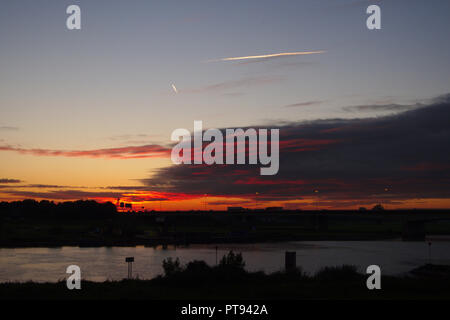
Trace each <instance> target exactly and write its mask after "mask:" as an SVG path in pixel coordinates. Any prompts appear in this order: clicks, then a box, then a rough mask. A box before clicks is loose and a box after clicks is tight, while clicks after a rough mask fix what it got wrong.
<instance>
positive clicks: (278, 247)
mask: <svg viewBox="0 0 450 320" xmlns="http://www.w3.org/2000/svg"><path fill="white" fill-rule="evenodd" d="M229 250H233V251H235V252H242V255H243V257H244V260H245V262H246V268H247V269H248V270H252V271H255V270H263V271H266V272H273V271H278V270H281V269H283V267H284V253H285V251H295V252H297V265H298V266H301V267H302V268H303V270H304V271H306V272H308V273H310V274H313V273H315V272H316V271H318V270H319V269H320V268H322V267H324V266H335V265H343V264H352V265H356V266H358V268H359V270H360V271H362V272H364V271H365V268H366V267H367V266H369V265H372V264H376V265H379V266H380V267H381V270H382V273H383V274H391V275H392V274H401V273H404V272H407V271H409V270H411V269H413V268H414V267H417V266H420V265H423V264H425V263H428V262H429V261H431V262H432V263H435V264H447V265H450V239H448V238H443V239H442V238H441V239H433V240H432V245H431V247H429V245H428V241H427V242H403V241H397V240H392V241H298V242H284V243H258V244H220V245H218V249H217V256H218V260H220V258H221V257H222V256H223V255H224V254H226V253H227V252H228V251H229ZM129 256H133V257H134V258H135V262H134V264H133V276H134V277H139V278H140V279H151V278H153V277H155V276H156V275H158V274H162V271H163V270H162V266H161V265H162V261H163V259H165V258H168V257H172V258H176V257H178V258H179V259H180V261H181V262H182V263H186V262H189V261H192V260H204V261H206V262H207V263H208V264H210V265H214V264H215V263H216V246H215V245H191V246H188V247H174V246H168V247H167V248H163V247H161V246H158V247H144V246H137V247H99V248H79V247H61V248H16V249H11V248H7V249H6V248H4V249H0V282H8V281H20V282H23V281H29V280H32V281H37V282H56V281H58V280H63V279H65V278H66V276H67V275H66V273H65V270H66V268H67V266H69V265H72V264H75V265H78V266H80V268H81V273H82V278H83V279H85V280H92V281H105V280H120V279H123V278H125V277H126V275H127V264H126V263H125V257H129Z"/></svg>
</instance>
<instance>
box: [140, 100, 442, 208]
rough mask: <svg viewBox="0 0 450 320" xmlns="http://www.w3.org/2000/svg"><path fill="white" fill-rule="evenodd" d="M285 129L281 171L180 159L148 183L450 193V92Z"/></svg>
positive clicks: (268, 194) (273, 190) (369, 193)
mask: <svg viewBox="0 0 450 320" xmlns="http://www.w3.org/2000/svg"><path fill="white" fill-rule="evenodd" d="M268 127H270V126H268ZM274 127H275V126H274ZM274 127H272V128H274ZM279 129H280V170H279V172H278V174H277V175H275V176H260V175H259V173H260V171H259V168H260V166H259V165H252V166H250V165H214V166H206V165H197V166H194V165H178V166H176V165H174V166H171V167H167V168H163V169H160V170H159V171H158V172H157V173H156V174H155V175H154V176H152V177H151V178H148V179H144V180H142V182H143V183H144V184H145V185H147V186H148V187H149V188H150V189H152V190H155V191H159V192H174V193H177V192H183V193H187V194H192V195H200V194H205V193H207V194H208V195H211V196H214V195H216V196H236V197H240V198H253V199H257V200H258V201H259V200H260V201H265V200H292V199H300V198H302V197H306V196H314V193H313V190H315V189H318V190H319V195H320V198H321V199H322V201H325V200H327V201H330V202H333V201H343V200H345V201H358V202H363V201H366V202H370V199H373V200H374V201H375V200H377V199H385V201H395V200H399V201H401V200H405V199H420V198H450V167H449V164H450V148H448V146H449V145H450V95H447V96H443V97H439V98H438V99H435V100H434V101H431V102H429V103H427V104H426V105H423V106H421V107H418V108H416V109H413V110H409V111H405V112H402V113H397V114H393V115H388V116H384V117H376V118H366V119H350V120H348V119H335V120H317V121H311V122H302V123H288V124H283V125H281V126H279ZM385 190H386V191H385Z"/></svg>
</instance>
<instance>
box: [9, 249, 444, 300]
mask: <svg viewBox="0 0 450 320" xmlns="http://www.w3.org/2000/svg"><path fill="white" fill-rule="evenodd" d="M244 266H245V263H244V261H243V260H242V256H241V255H240V254H237V255H236V254H233V253H232V252H230V253H229V254H228V255H227V256H224V257H223V258H222V260H221V262H220V263H219V264H218V265H217V266H214V267H211V266H208V265H207V264H206V263H205V262H203V261H192V262H190V263H188V264H187V265H185V266H181V265H180V263H179V261H178V260H171V259H168V260H165V261H164V263H163V267H164V275H163V276H159V277H156V278H154V279H152V280H138V279H134V280H122V281H106V282H102V283H96V282H89V281H83V282H82V284H81V290H68V289H67V287H66V283H65V282H58V283H33V282H28V283H3V284H0V299H1V300H7V299H156V300H198V299H200V300H205V299H212V300H220V299H227V300H237V299H239V300H241V299H243V300H255V299H257V300H258V299H261V300H292V299H338V300H342V299H386V300H398V299H420V300H430V299H445V300H448V299H450V267H449V266H436V265H425V266H423V267H421V268H418V269H415V270H413V271H412V272H410V273H409V274H408V275H404V276H398V277H393V276H382V277H381V288H382V289H381V290H368V289H367V287H366V280H367V277H368V276H367V275H363V274H360V273H358V272H357V270H356V267H354V266H341V267H327V268H324V269H322V270H320V271H319V272H317V273H316V274H315V275H308V274H306V273H304V272H302V270H301V268H297V269H294V270H292V271H290V272H286V271H285V272H276V273H272V274H265V273H263V272H247V271H246V270H245V268H244Z"/></svg>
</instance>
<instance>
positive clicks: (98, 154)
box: [0, 0, 450, 210]
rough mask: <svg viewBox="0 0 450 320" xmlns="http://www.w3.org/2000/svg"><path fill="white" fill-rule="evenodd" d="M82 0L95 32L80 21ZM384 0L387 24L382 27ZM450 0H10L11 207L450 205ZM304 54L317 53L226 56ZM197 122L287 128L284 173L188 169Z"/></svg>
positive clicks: (6, 170) (2, 106) (2, 139)
mask: <svg viewBox="0 0 450 320" xmlns="http://www.w3.org/2000/svg"><path fill="white" fill-rule="evenodd" d="M72 4H77V5H79V6H80V8H81V24H82V28H81V30H68V29H67V28H66V19H67V17H68V15H67V14H66V8H67V7H68V6H69V5H72ZM371 4H377V5H379V6H380V8H381V25H382V29H381V30H368V29H367V27H366V19H367V17H368V15H367V14H366V8H367V7H368V6H369V5H371ZM448 12H450V2H448V1H445V0H442V1H441V0H435V1H433V2H432V3H431V4H430V2H428V1H423V0H422V1H419V0H409V1H407V0H381V1H380V0H372V1H358V0H339V1H338V0H304V1H300V0H298V1H286V0H281V1H280V0H278V1H276V0H270V1H269V0H258V1H240V2H239V3H232V2H230V1H211V0H209V1H196V0H189V1H144V0H140V1H138V0H132V1H125V0H120V1H117V0H114V1H113V0H108V1H103V0H96V1H76V0H72V1H65V0H64V1H61V0H39V1H31V0H28V1H25V0H16V1H2V2H1V3H0V70H1V72H0V164H1V166H0V201H11V200H20V199H25V198H34V199H38V200H42V199H49V200H54V201H65V200H76V199H95V200H98V201H108V200H109V201H113V202H115V199H117V198H121V199H122V201H128V202H132V203H133V205H134V206H135V207H136V208H142V207H143V208H145V209H149V210H151V209H155V210H160V209H164V210H178V209H182V210H185V209H203V208H208V209H213V210H219V209H224V208H226V207H227V206H230V205H231V206H245V207H250V208H255V207H261V206H283V207H286V208H292V209H296V208H307V209H308V208H317V207H320V208H358V207H360V206H368V207H370V206H372V205H374V204H377V203H383V205H385V206H386V207H388V208H411V207H427V208H428V207H430V208H442V207H450V188H449V187H450V175H449V169H450V168H449V164H450V162H449V160H450V157H449V152H447V150H446V149H447V148H446V146H447V145H448V142H450V133H449V129H448V128H449V125H450V114H449V112H448V107H449V104H450V98H449V96H448V93H449V92H450V88H449V87H450V72H449V71H450V42H449V41H448V30H450V21H449V20H448V17H447V15H448ZM291 52H306V53H310V54H301V55H278V56H271V57H260V58H257V59H227V58H234V57H249V56H264V55H270V54H280V53H291ZM194 120H202V121H203V125H204V128H205V129H206V128H219V129H225V128H241V127H242V128H248V127H257V128H279V129H280V139H281V143H280V145H281V151H280V170H279V173H278V174H277V175H276V176H271V177H261V176H260V175H259V174H258V172H259V166H238V165H235V166H217V165H213V166H194V167H192V166H188V165H180V166H175V165H173V164H172V162H171V160H170V150H171V147H172V146H173V142H172V141H171V140H170V136H171V133H172V132H173V131H174V130H175V129H177V128H186V129H188V130H190V131H192V130H193V123H194ZM419 173H420V174H419ZM313 190H316V191H318V192H313Z"/></svg>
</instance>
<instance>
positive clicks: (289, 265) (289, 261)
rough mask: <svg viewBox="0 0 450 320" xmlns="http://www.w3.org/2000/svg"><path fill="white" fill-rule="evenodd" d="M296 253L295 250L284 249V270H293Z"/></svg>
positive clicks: (295, 264)
mask: <svg viewBox="0 0 450 320" xmlns="http://www.w3.org/2000/svg"><path fill="white" fill-rule="evenodd" d="M296 260H297V253H296V252H295V251H286V253H285V260H284V261H285V268H286V272H290V271H294V270H295V269H296V268H297V261H296Z"/></svg>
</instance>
